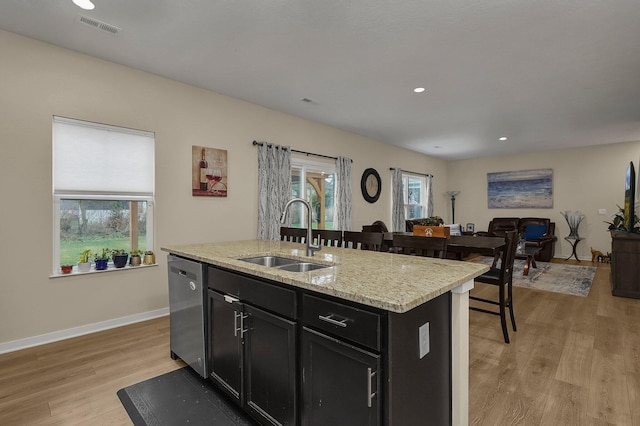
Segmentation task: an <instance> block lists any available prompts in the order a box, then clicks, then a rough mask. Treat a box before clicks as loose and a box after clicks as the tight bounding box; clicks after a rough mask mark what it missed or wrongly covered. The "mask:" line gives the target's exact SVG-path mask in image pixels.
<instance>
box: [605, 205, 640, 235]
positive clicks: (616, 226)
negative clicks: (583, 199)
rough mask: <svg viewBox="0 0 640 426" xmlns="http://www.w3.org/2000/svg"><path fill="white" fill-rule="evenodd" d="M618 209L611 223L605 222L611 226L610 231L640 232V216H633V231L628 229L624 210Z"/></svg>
mask: <svg viewBox="0 0 640 426" xmlns="http://www.w3.org/2000/svg"><path fill="white" fill-rule="evenodd" d="M617 207H618V211H617V212H616V213H615V215H613V220H612V221H611V222H607V221H606V220H605V221H604V223H608V224H609V228H608V229H609V231H625V232H640V226H639V225H640V218H638V215H636V214H634V215H633V226H632V227H631V229H627V226H626V223H627V221H626V220H625V219H626V218H625V215H624V208H622V207H620V206H617Z"/></svg>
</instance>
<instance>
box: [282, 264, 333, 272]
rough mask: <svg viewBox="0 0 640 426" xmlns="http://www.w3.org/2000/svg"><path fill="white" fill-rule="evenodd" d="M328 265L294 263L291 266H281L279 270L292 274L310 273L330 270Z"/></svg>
mask: <svg viewBox="0 0 640 426" xmlns="http://www.w3.org/2000/svg"><path fill="white" fill-rule="evenodd" d="M328 267H329V266H328V265H321V264H319V263H309V262H299V263H292V264H291V265H284V266H279V267H278V269H282V270H284V271H291V272H309V271H313V270H315V269H322V268H328Z"/></svg>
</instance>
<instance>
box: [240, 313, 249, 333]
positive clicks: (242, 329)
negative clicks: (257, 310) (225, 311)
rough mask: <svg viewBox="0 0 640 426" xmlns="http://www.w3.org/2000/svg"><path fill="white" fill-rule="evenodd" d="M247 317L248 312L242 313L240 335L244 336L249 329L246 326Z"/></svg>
mask: <svg viewBox="0 0 640 426" xmlns="http://www.w3.org/2000/svg"><path fill="white" fill-rule="evenodd" d="M247 318H249V315H248V314H246V315H245V314H243V313H240V337H241V338H244V333H246V332H247V331H249V329H248V328H244V320H246V319H247Z"/></svg>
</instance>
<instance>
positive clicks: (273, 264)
mask: <svg viewBox="0 0 640 426" xmlns="http://www.w3.org/2000/svg"><path fill="white" fill-rule="evenodd" d="M238 260H242V261H243V262H249V263H254V264H256V265H262V266H267V267H269V268H277V269H282V270H284V271H291V272H309V271H313V270H315V269H322V268H328V267H329V266H330V265H321V264H319V263H311V262H305V261H304V260H296V259H289V258H287V257H280V256H256V257H246V258H244V259H238Z"/></svg>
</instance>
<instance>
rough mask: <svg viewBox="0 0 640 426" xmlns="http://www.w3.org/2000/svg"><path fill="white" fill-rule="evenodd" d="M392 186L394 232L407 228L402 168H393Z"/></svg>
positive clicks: (392, 225)
mask: <svg viewBox="0 0 640 426" xmlns="http://www.w3.org/2000/svg"><path fill="white" fill-rule="evenodd" d="M391 184H392V186H393V188H392V195H391V196H392V207H391V209H392V211H391V222H392V224H391V227H392V228H393V232H404V231H405V230H406V225H405V214H404V190H403V187H402V170H401V169H397V168H396V169H393V171H392V172H391Z"/></svg>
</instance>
